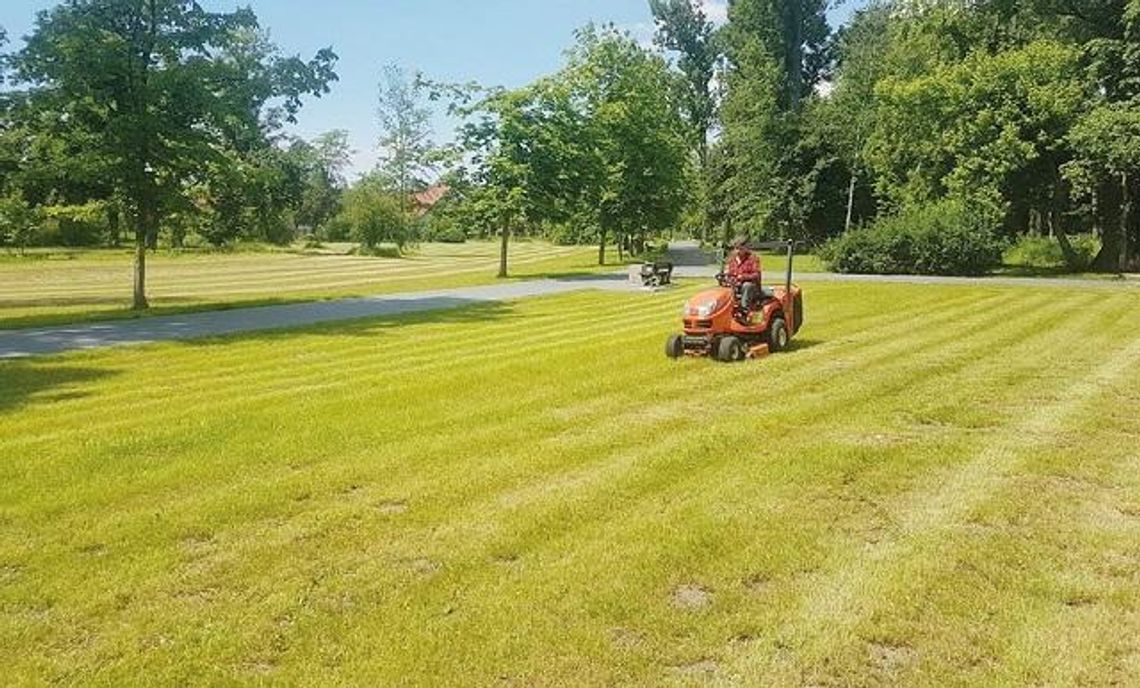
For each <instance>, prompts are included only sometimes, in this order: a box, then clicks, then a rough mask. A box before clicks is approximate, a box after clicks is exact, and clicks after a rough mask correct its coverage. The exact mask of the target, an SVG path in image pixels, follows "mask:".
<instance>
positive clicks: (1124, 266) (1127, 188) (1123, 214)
mask: <svg viewBox="0 0 1140 688" xmlns="http://www.w3.org/2000/svg"><path fill="white" fill-rule="evenodd" d="M1120 197H1121V203H1120V244H1119V246H1118V247H1117V249H1118V254H1117V255H1118V258H1119V259H1118V263H1117V264H1118V265H1119V266H1120V271H1121V272H1127V271H1128V268H1129V266H1130V264H1131V262H1132V256H1131V255H1130V253H1131V251H1130V249H1131V247H1130V246H1129V239H1130V238H1131V237H1130V236H1129V235H1130V234H1131V233H1132V187H1131V184H1130V180H1129V178H1128V173H1127V172H1122V173H1121V174H1120Z"/></svg>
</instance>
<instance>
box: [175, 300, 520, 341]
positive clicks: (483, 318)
mask: <svg viewBox="0 0 1140 688" xmlns="http://www.w3.org/2000/svg"><path fill="white" fill-rule="evenodd" d="M378 302H379V303H385V301H384V300H383V299H382V298H364V299H351V300H348V301H347V302H344V301H342V302H338V303H327V304H299V305H298V307H299V308H311V307H318V308H319V307H320V306H322V305H325V306H329V307H336V308H337V311H338V314H337V315H336V316H335V317H333V316H332V314H331V313H330V317H329V319H327V320H324V321H318V322H312V323H307V324H298V325H295V326H293V325H286V326H283V327H277V328H272V329H261V328H258V329H251V330H248V331H235V332H229V333H223V334H217V335H206V336H204V337H195V338H193V339H180V340H177V341H178V342H179V343H180V344H183V345H186V346H191V347H209V346H217V345H226V344H234V343H239V342H240V343H247V342H279V341H283V340H287V339H291V338H294V337H298V336H336V337H362V338H367V337H372V338H376V340H377V346H382V347H391V348H404V349H409V350H411V349H414V348H415V338H414V337H405V336H404V335H403V334H402V333H401V332H400V330H402V328H404V327H406V326H409V325H447V326H454V327H455V328H456V329H455V345H456V348H457V350H459V349H464V348H468V347H473V346H478V342H477V341H472V340H470V338H468V337H467V336H466V334H465V332H464V330H463V329H462V328H463V326H464V325H477V324H483V323H486V322H489V321H491V320H496V319H500V318H504V317H507V316H510V315H512V314H513V313H514V312H515V309H514V307H513V304H512V303H511V302H506V301H476V300H472V299H462V298H455V297H425V298H422V299H401V300H399V301H388V302H387V303H389V304H393V305H395V306H398V307H399V308H400V309H399V310H394V311H392V312H387V313H375V312H373V313H369V312H363V311H361V312H359V314H353V313H346V312H344V310H343V307H344V306H346V305H352V304H354V303H359V304H361V305H363V306H365V307H367V306H369V305H371V304H374V303H378ZM346 316H347V317H346Z"/></svg>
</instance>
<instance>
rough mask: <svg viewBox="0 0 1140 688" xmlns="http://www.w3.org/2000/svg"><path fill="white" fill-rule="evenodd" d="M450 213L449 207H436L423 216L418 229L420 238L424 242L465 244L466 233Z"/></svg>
mask: <svg viewBox="0 0 1140 688" xmlns="http://www.w3.org/2000/svg"><path fill="white" fill-rule="evenodd" d="M442 205H443V204H441V206H442ZM450 211H451V208H450V207H440V206H437V207H436V208H434V209H433V210H432V211H431V212H429V213H428V214H427V215H426V216H424V218H423V222H422V225H421V227H420V236H421V237H422V238H423V240H424V241H431V242H436V243H440V244H462V243H466V241H467V233H466V232H464V231H463V227H462V226H461V225H460V223H459V221H458V219H456V217H454V214H453V213H452V212H450Z"/></svg>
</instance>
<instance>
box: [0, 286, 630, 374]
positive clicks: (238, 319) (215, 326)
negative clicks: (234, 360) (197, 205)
mask: <svg viewBox="0 0 1140 688" xmlns="http://www.w3.org/2000/svg"><path fill="white" fill-rule="evenodd" d="M585 289H601V290H607V291H612V290H624V291H628V290H630V289H632V287H631V285H630V283H629V281H628V279H627V278H626V276H625V275H624V274H615V275H598V276H596V277H582V278H569V279H558V280H533V281H527V282H507V283H503V284H493V285H488V286H483V287H466V288H462V289H446V290H440V291H427V292H416V293H407V294H393V295H389V296H376V297H367V298H355V299H340V300H337V301H319V302H314V303H298V304H291V305H285V306H265V307H261V308H241V309H234V310H228V311H209V312H201V313H187V314H184V315H164V316H155V317H152V318H141V319H139V320H124V321H108V322H101V323H91V324H83V325H69V326H60V327H45V328H35V329H27V330H11V331H4V330H0V359H5V358H23V357H28V356H43V355H48V354H57V353H63V352H66V351H75V350H80V349H98V348H103V347H110V346H125V345H130V344H148V343H152V342H161V341H173V340H184V339H199V338H203V337H216V336H221V335H229V334H241V333H247V332H260V331H266V330H280V329H288V328H294V327H303V326H305V325H314V324H318V323H326V322H335V321H342V320H353V319H356V318H370V317H382V316H387V315H400V314H404V313H419V312H424V311H436V310H444V309H451V308H462V307H464V306H472V305H476V304H486V303H493V302H500V301H509V300H512V299H521V298H526V297H531V296H545V295H549V294H564V293H567V292H573V291H581V290H585Z"/></svg>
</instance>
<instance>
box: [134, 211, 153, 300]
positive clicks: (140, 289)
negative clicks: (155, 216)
mask: <svg viewBox="0 0 1140 688" xmlns="http://www.w3.org/2000/svg"><path fill="white" fill-rule="evenodd" d="M146 237H147V231H146V229H145V228H143V227H139V228H138V229H137V230H136V232H135V293H134V300H133V302H132V305H131V308H133V309H134V310H136V311H145V310H146V309H147V308H150V304H149V303H147V300H146Z"/></svg>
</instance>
